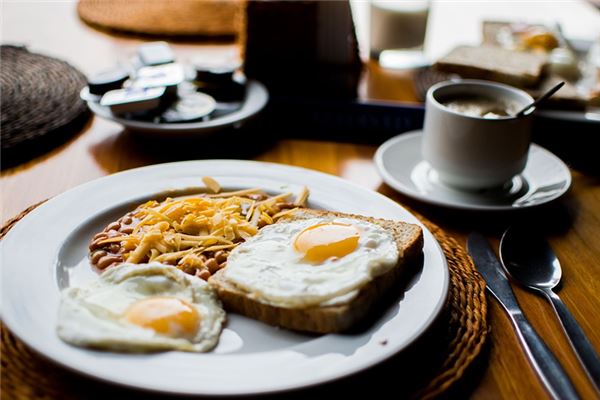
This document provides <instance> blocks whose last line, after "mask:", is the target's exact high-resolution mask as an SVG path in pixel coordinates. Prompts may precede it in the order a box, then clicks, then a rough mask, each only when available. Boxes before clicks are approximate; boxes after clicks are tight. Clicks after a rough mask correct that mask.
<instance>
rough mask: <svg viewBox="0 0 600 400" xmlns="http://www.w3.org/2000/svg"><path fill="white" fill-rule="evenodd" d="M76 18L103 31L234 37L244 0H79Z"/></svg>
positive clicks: (240, 19) (243, 8)
mask: <svg viewBox="0 0 600 400" xmlns="http://www.w3.org/2000/svg"><path fill="white" fill-rule="evenodd" d="M77 12H78V13H79V17H80V18H81V19H82V20H83V21H84V22H86V23H87V24H89V25H91V26H93V27H95V28H99V29H104V30H111V31H116V32H119V33H126V34H127V33H129V34H137V35H145V36H160V37H170V38H176V37H188V38H189V37H198V36H211V37H222V36H230V37H231V36H237V35H238V34H239V33H240V32H241V31H242V29H243V25H242V24H243V20H244V13H245V0H80V1H79V4H78V5H77Z"/></svg>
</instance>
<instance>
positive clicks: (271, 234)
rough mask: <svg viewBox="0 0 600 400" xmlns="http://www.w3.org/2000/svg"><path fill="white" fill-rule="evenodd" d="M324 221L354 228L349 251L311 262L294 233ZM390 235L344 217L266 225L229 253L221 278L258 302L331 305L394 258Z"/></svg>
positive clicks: (348, 295)
mask: <svg viewBox="0 0 600 400" xmlns="http://www.w3.org/2000/svg"><path fill="white" fill-rule="evenodd" d="M324 222H336V223H341V224H350V225H353V226H354V227H356V228H357V229H358V230H359V231H360V238H359V242H358V247H357V248H356V250H354V251H353V252H351V253H349V254H347V255H345V256H343V257H340V258H331V259H328V260H326V261H325V262H323V263H320V264H318V265H315V264H313V263H309V262H307V261H305V260H303V258H304V255H303V254H301V253H299V252H298V251H296V250H295V249H294V240H295V238H296V236H297V235H298V234H299V233H300V232H302V231H303V230H304V229H306V228H308V227H310V226H313V225H317V224H321V223H324ZM398 256H399V253H398V248H397V246H396V243H395V242H394V239H393V237H392V235H391V234H389V233H388V232H387V231H386V230H385V229H384V228H382V227H381V226H379V225H376V224H372V223H369V222H366V221H361V220H355V219H350V218H310V219H303V220H293V221H289V222H279V223H277V224H273V225H270V226H266V227H264V228H262V229H261V230H260V232H259V233H258V234H257V235H255V236H254V237H252V238H250V239H249V240H248V241H246V242H245V243H243V244H241V245H239V246H238V247H236V248H235V249H234V250H233V251H232V252H231V253H230V255H229V258H228V260H227V267H226V268H225V270H224V271H223V277H224V279H226V280H227V281H228V282H230V283H232V284H233V285H235V286H237V287H238V288H240V289H242V290H244V291H245V292H247V293H248V296H250V297H251V298H253V299H255V300H258V301H260V302H263V303H266V304H271V305H275V306H279V307H286V308H304V307H309V306H314V305H319V304H335V302H336V299H339V298H351V297H352V296H353V295H355V294H356V291H357V290H358V289H359V288H360V287H361V286H363V285H364V284H365V283H367V282H369V281H370V280H371V279H373V278H374V277H376V276H378V275H380V274H383V273H385V272H387V271H388V270H389V269H390V268H393V267H394V266H395V265H396V264H397V262H398Z"/></svg>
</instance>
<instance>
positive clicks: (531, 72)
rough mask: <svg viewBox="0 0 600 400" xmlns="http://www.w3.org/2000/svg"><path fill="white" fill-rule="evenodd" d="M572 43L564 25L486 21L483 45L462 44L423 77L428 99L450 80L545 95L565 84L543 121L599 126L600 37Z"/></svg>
mask: <svg viewBox="0 0 600 400" xmlns="http://www.w3.org/2000/svg"><path fill="white" fill-rule="evenodd" d="M592 39H594V40H595V42H594V41H585V40H568V39H567V38H565V37H564V35H563V34H562V30H561V28H560V25H556V26H548V25H543V24H532V23H525V22H506V21H484V22H483V24H482V41H481V43H479V44H475V45H473V44H465V45H460V46H457V47H456V48H454V49H452V50H451V51H449V52H448V53H447V54H445V55H444V56H443V57H441V58H439V59H438V60H436V62H435V63H434V64H433V65H432V66H431V67H427V68H425V69H423V70H421V71H419V72H418V73H417V75H416V76H415V85H416V86H417V88H418V92H420V94H419V95H420V96H421V97H423V96H424V93H425V92H426V90H427V89H428V87H429V86H431V85H433V84H434V83H436V82H438V81H443V80H448V79H460V78H463V79H485V80H490V81H495V82H501V83H506V84H508V85H512V86H515V87H518V88H521V89H523V90H525V91H527V92H529V93H530V94H531V95H532V96H533V97H534V98H536V97H539V96H540V95H541V94H543V93H544V92H545V91H547V90H548V89H549V88H551V87H553V86H554V85H556V84H557V83H558V82H560V81H564V82H565V85H564V86H563V87H562V88H561V89H560V90H559V91H558V92H556V93H555V94H554V95H553V96H552V97H551V98H550V99H548V101H546V102H545V103H544V104H543V107H542V109H540V110H539V112H538V116H539V117H540V118H543V119H555V120H564V121H570V122H581V123H585V124H597V123H598V122H599V121H600V39H599V38H592Z"/></svg>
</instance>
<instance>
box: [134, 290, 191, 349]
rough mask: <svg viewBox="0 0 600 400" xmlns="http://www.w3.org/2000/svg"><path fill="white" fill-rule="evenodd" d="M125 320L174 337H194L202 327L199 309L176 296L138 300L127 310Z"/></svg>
mask: <svg viewBox="0 0 600 400" xmlns="http://www.w3.org/2000/svg"><path fill="white" fill-rule="evenodd" d="M125 320H126V321H127V322H129V323H132V324H135V325H138V326H141V327H142V328H148V329H152V330H153V331H155V332H156V333H158V334H161V335H164V336H168V337H172V338H185V339H192V338H193V337H194V336H195V335H196V333H197V332H198V328H199V327H200V314H198V311H196V309H195V308H194V307H192V306H191V305H190V304H189V303H187V302H185V301H183V300H180V299H178V298H175V297H152V298H148V299H143V300H139V301H136V302H135V303H133V304H132V305H131V306H129V308H128V309H127V311H125Z"/></svg>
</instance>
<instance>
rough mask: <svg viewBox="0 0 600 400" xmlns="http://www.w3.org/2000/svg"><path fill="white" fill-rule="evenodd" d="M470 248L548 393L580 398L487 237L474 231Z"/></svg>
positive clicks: (554, 395) (556, 396)
mask: <svg viewBox="0 0 600 400" xmlns="http://www.w3.org/2000/svg"><path fill="white" fill-rule="evenodd" d="M467 249H468V252H469V255H470V256H471V257H472V258H473V261H474V263H475V267H477V270H478V271H479V273H480V274H481V275H482V276H483V279H485V281H486V284H487V289H488V290H489V291H490V293H491V294H492V295H493V296H494V297H495V298H496V300H498V302H499V303H500V305H501V306H502V308H504V310H505V311H506V313H507V314H508V317H509V318H510V321H511V323H512V324H513V326H514V328H515V331H516V333H517V337H518V338H519V341H520V342H521V345H522V346H523V348H524V349H525V353H526V355H527V358H528V359H529V362H530V363H531V365H532V366H533V368H534V370H535V372H536V373H537V375H538V376H539V378H540V379H541V381H542V383H543V384H544V387H545V388H546V390H547V391H548V393H549V394H550V395H551V396H552V398H554V399H578V398H579V396H578V394H577V392H576V391H575V389H574V388H573V384H572V383H571V381H570V380H569V377H568V376H567V374H566V373H565V371H564V370H563V368H562V367H561V365H560V363H559V362H558V360H557V359H556V357H554V355H553V354H552V352H551V351H550V350H549V349H548V347H547V346H546V344H545V343H544V342H543V341H542V339H541V338H540V337H539V336H538V334H537V333H536V331H535V330H534V329H533V326H531V324H530V323H529V321H528V320H527V318H525V316H524V315H523V312H522V311H521V308H520V307H519V303H518V302H517V299H516V298H515V295H514V294H513V291H512V289H511V287H510V284H509V283H508V279H507V278H506V275H504V272H503V270H502V265H501V264H500V261H498V258H497V257H496V254H495V253H494V251H493V250H492V249H491V247H490V245H489V244H488V242H487V240H486V239H485V238H484V237H483V236H481V234H479V233H475V232H473V233H471V234H470V235H469V238H468V239H467Z"/></svg>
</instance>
